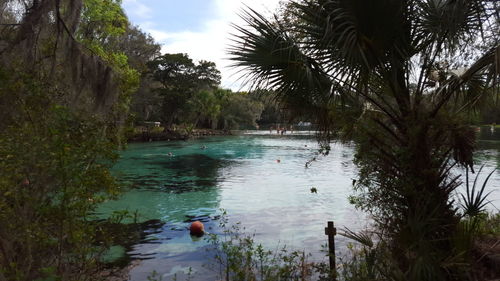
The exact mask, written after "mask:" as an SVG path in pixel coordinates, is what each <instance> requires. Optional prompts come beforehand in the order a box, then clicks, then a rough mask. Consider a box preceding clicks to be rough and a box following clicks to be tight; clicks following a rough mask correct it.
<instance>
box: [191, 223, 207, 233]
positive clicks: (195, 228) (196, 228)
mask: <svg viewBox="0 0 500 281" xmlns="http://www.w3.org/2000/svg"><path fill="white" fill-rule="evenodd" d="M189 232H190V233H191V235H196V236H202V235H203V234H204V233H205V227H204V226H203V223H201V222H200V221H195V222H193V223H192V224H191V226H190V227H189Z"/></svg>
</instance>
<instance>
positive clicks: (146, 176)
mask: <svg viewBox="0 0 500 281" xmlns="http://www.w3.org/2000/svg"><path fill="white" fill-rule="evenodd" d="M499 134H500V132H496V131H493V132H492V131H490V130H489V128H485V129H483V130H482V131H481V132H480V137H481V139H483V140H482V141H481V142H479V145H478V147H479V151H478V153H477V162H478V163H479V162H480V163H484V164H485V165H486V167H485V170H487V171H491V169H492V168H493V167H496V166H497V163H498V161H499V160H500V154H499V149H500V142H499V141H498V140H499V139H500V135H499ZM317 151H318V145H317V143H316V141H315V140H314V136H312V135H308V134H304V133H302V134H301V133H297V132H295V133H294V134H288V135H286V136H278V135H271V134H269V132H267V133H266V132H253V133H251V134H246V135H239V136H227V137H211V138H206V139H197V140H191V141H187V142H177V141H176V142H150V143H136V144H130V145H129V147H128V149H127V150H126V151H124V152H122V154H121V159H120V161H119V162H118V163H117V165H116V166H115V167H114V171H115V173H116V174H117V175H118V177H119V178H120V179H122V180H124V181H126V182H127V183H129V184H130V186H131V189H130V190H129V191H127V192H126V193H124V194H123V196H122V197H121V198H120V199H119V200H117V201H111V202H107V203H105V204H104V205H103V206H102V207H101V209H100V212H101V214H102V215H103V216H107V215H109V214H110V213H111V212H112V211H114V210H123V209H127V210H129V211H131V212H137V213H138V214H139V216H138V219H139V221H141V222H145V223H144V225H145V226H144V228H145V233H144V235H143V239H142V240H141V242H138V243H137V244H135V245H133V246H132V247H129V248H127V249H123V248H120V247H115V248H114V249H115V250H116V253H117V256H126V257H129V258H133V259H141V262H140V264H139V266H137V267H135V268H134V269H133V270H132V271H131V275H132V280H145V279H146V278H147V276H148V275H150V274H151V273H152V272H153V271H156V272H158V273H159V275H161V276H163V279H164V280H169V279H170V278H171V277H173V275H174V274H175V273H177V275H180V276H182V274H183V272H187V270H188V267H192V270H193V271H194V273H195V274H194V276H195V279H194V280H212V279H214V278H215V276H214V274H215V273H214V272H212V271H211V270H209V269H207V267H206V266H203V265H206V264H207V263H210V253H209V252H207V248H208V245H207V241H205V240H204V239H199V240H198V239H193V238H192V237H191V236H190V235H189V233H188V231H187V227H188V226H189V223H190V222H191V221H193V220H201V221H203V222H204V224H205V227H206V229H207V230H208V231H209V232H211V233H220V231H221V229H220V228H219V217H220V215H221V211H220V210H221V209H225V210H226V211H227V213H228V214H229V215H228V219H229V221H230V222H231V223H236V222H241V224H242V225H243V226H244V227H245V228H246V232H247V233H251V234H255V240H256V241H257V242H259V243H262V244H264V245H265V246H267V247H268V248H271V249H275V248H277V247H279V245H287V246H290V247H292V248H294V249H299V250H306V251H307V252H309V253H311V254H312V257H311V260H314V261H318V260H323V259H324V254H323V253H321V252H320V250H321V245H323V244H324V243H325V242H326V236H325V235H324V227H325V225H326V222H327V221H329V220H333V221H334V222H335V224H336V225H337V226H338V227H349V228H351V229H353V230H358V229H361V228H364V227H366V226H367V225H368V224H369V219H368V218H367V217H366V216H365V215H364V214H363V213H360V212H358V211H356V210H355V209H354V208H353V206H352V205H350V204H349V203H348V196H349V195H351V194H352V180H353V179H355V178H356V167H355V166H354V165H353V163H352V158H353V153H354V146H353V145H352V144H339V143H335V144H333V146H332V150H331V153H330V155H328V156H326V157H324V156H321V155H318V153H317ZM313 158H316V161H313V162H312V164H311V165H310V167H309V168H306V167H305V164H306V163H307V162H308V161H309V160H311V159H313ZM278 160H279V161H278ZM312 187H315V188H316V189H317V190H318V192H317V193H311V191H310V189H311V188H312ZM498 187H500V174H499V172H498V171H497V172H495V173H494V175H493V176H492V179H491V180H490V185H489V188H490V189H491V190H493V189H496V188H498ZM499 195H500V194H497V193H496V192H494V193H493V194H492V196H491V199H492V200H493V202H494V204H495V202H496V199H499V198H500V196H499ZM494 204H493V205H490V207H489V208H490V209H491V210H494V209H495V207H494ZM336 240H337V251H340V249H342V248H345V246H346V243H347V241H345V239H343V238H342V237H340V236H337V238H336ZM197 278H198V279H197Z"/></svg>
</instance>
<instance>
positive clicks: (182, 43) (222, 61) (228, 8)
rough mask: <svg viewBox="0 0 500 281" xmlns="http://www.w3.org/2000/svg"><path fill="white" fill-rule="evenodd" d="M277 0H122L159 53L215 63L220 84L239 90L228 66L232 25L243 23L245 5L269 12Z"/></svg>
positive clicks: (239, 81)
mask: <svg viewBox="0 0 500 281" xmlns="http://www.w3.org/2000/svg"><path fill="white" fill-rule="evenodd" d="M279 2H280V0H123V7H124V9H125V12H126V14H127V16H128V18H129V20H130V22H131V23H132V24H134V25H138V26H139V27H140V28H141V29H142V30H143V31H145V32H147V33H149V34H151V36H153V38H154V39H155V40H156V41H157V42H158V43H160V44H162V53H187V54H188V55H189V57H190V58H192V59H193V60H194V61H199V60H208V61H213V62H215V63H216V65H217V68H218V69H219V70H220V71H221V74H222V82H221V84H222V87H223V88H231V89H233V90H240V89H241V82H242V81H241V80H239V79H238V78H239V75H238V74H235V72H236V70H235V69H234V68H230V67H229V65H230V64H231V62H230V61H229V60H228V59H227V58H228V55H227V49H228V47H229V45H230V42H231V40H230V38H231V33H234V32H235V30H234V28H232V27H231V24H236V25H242V24H243V22H242V20H241V19H240V18H239V16H238V14H239V13H240V12H241V11H242V10H243V9H244V8H245V5H247V6H248V7H251V8H252V9H254V10H256V11H258V12H261V13H264V14H268V15H270V14H271V13H272V12H273V11H275V10H276V8H277V7H278V3H279Z"/></svg>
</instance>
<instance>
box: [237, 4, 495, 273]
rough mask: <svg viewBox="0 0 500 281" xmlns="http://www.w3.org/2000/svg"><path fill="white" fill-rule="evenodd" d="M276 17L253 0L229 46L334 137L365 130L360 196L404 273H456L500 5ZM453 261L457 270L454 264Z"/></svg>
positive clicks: (332, 10) (241, 62)
mask: <svg viewBox="0 0 500 281" xmlns="http://www.w3.org/2000/svg"><path fill="white" fill-rule="evenodd" d="M284 11H285V12H281V13H280V14H277V15H275V17H274V18H273V19H272V20H270V19H267V18H265V17H264V16H262V15H260V14H258V13H257V12H255V11H254V10H252V9H250V8H248V9H247V11H245V12H243V14H242V18H243V19H244V20H245V21H246V23H247V24H248V27H245V26H235V29H236V32H235V33H236V34H237V35H235V37H234V44H233V45H232V46H231V47H230V49H229V53H230V55H231V59H232V60H233V61H234V66H235V67H238V68H241V71H242V72H243V73H244V74H245V75H246V76H245V77H246V80H245V82H246V83H248V84H250V85H251V86H253V87H255V88H270V89H273V90H274V91H275V92H276V93H277V99H278V100H279V101H281V102H283V103H285V104H286V105H288V107H289V108H292V109H295V112H296V113H301V112H308V113H314V115H315V117H316V122H317V123H318V124H319V126H320V129H321V131H322V132H323V134H322V135H321V137H322V138H320V140H322V141H323V143H324V144H326V145H327V144H328V142H329V139H330V136H332V135H333V134H336V133H339V132H341V133H342V132H343V133H349V136H350V137H354V138H355V140H356V141H357V152H356V155H355V162H356V164H357V165H358V167H359V180H358V181H357V184H356V187H355V188H356V189H357V190H358V191H359V196H358V198H357V206H358V207H360V208H362V209H363V210H366V211H368V212H369V213H370V214H371V215H372V216H373V218H374V219H375V221H376V222H377V224H378V226H379V227H380V229H381V230H382V231H383V232H384V235H385V237H387V238H388V239H390V241H391V243H390V245H391V252H392V254H393V256H394V259H395V260H397V261H398V262H397V263H398V265H399V268H400V269H401V270H402V272H405V274H406V277H405V278H406V280H445V279H453V278H455V277H454V276H453V274H452V272H454V271H452V270H450V268H449V265H450V263H449V261H450V256H451V255H453V254H454V253H453V246H452V243H451V237H453V235H454V233H455V231H456V226H457V224H458V222H459V216H458V214H457V210H456V207H455V205H454V204H453V200H452V192H453V191H454V190H455V188H456V187H457V186H458V185H460V179H459V176H455V175H453V173H452V172H451V168H452V167H453V166H455V165H461V166H465V167H470V168H471V169H473V151H474V144H475V134H474V132H473V130H472V129H471V128H469V127H468V126H467V125H466V124H465V123H464V121H463V120H464V117H465V116H466V115H467V114H468V113H469V112H470V110H473V109H474V108H475V106H477V105H479V104H481V102H482V101H483V100H484V99H487V98H488V97H489V96H491V95H495V93H496V94H498V89H499V79H498V78H499V75H498V74H499V72H498V70H499V69H500V45H499V42H500V40H499V35H498V30H499V9H498V4H497V3H496V2H495V1H479V0H406V1H404V0H377V1H375V0H373V1H363V0H303V1H299V0H297V1H295V2H290V3H289V4H287V6H286V9H285V10H284ZM450 272H451V273H450Z"/></svg>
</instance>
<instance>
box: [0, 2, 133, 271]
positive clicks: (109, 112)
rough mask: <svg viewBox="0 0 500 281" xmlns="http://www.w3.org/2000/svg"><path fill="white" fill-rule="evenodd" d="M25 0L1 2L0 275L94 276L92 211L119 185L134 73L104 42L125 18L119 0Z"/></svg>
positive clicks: (124, 58) (121, 26) (96, 259)
mask: <svg viewBox="0 0 500 281" xmlns="http://www.w3.org/2000/svg"><path fill="white" fill-rule="evenodd" d="M23 3H24V4H25V5H20V2H19V1H15V0H12V1H3V2H2V3H1V4H0V6H1V8H2V13H0V17H1V20H0V22H2V23H4V22H7V23H8V24H7V25H4V26H1V27H0V33H1V35H0V109H1V110H0V111H1V112H0V119H1V120H2V122H0V147H1V148H0V159H2V160H1V161H0V174H1V175H2V177H1V179H0V194H1V195H2V196H1V198H0V224H1V225H2V227H1V229H0V280H95V276H93V274H95V272H96V270H97V269H98V267H99V255H100V253H101V252H102V251H103V250H104V247H102V246H98V244H97V243H96V240H95V235H96V223H94V222H90V220H91V219H92V216H91V215H92V212H93V211H94V209H95V207H96V206H97V204H98V203H99V202H101V201H102V200H104V199H106V198H110V197H112V196H113V195H115V194H116V192H117V191H118V186H117V184H116V183H115V181H114V178H113V177H112V176H111V175H110V172H109V167H110V165H111V164H112V162H113V160H114V159H115V157H116V155H115V153H114V151H115V149H117V147H118V143H119V140H120V136H121V134H120V131H121V128H122V127H123V123H122V122H121V121H122V120H123V119H122V118H123V116H124V115H126V112H127V110H128V103H129V101H130V94H131V93H132V92H133V91H134V90H135V88H136V87H137V83H138V73H137V72H136V71H135V70H133V69H132V68H130V67H129V65H128V62H127V59H128V58H127V56H126V55H124V54H123V52H120V51H116V50H113V49H111V48H110V47H109V45H107V43H108V42H110V41H112V40H113V38H115V37H116V36H120V34H122V32H123V31H124V28H125V27H126V26H127V25H128V22H127V20H126V17H125V16H124V14H123V11H122V10H121V7H120V5H119V3H120V2H116V1H98V0H96V1H92V0H89V1H81V0H71V1H68V0H39V1H26V2H23ZM9 9H12V10H9ZM5 11H9V12H6V13H4V12H5ZM16 11H17V12H19V13H17V14H16V13H14V12H16ZM12 15H14V16H12Z"/></svg>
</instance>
